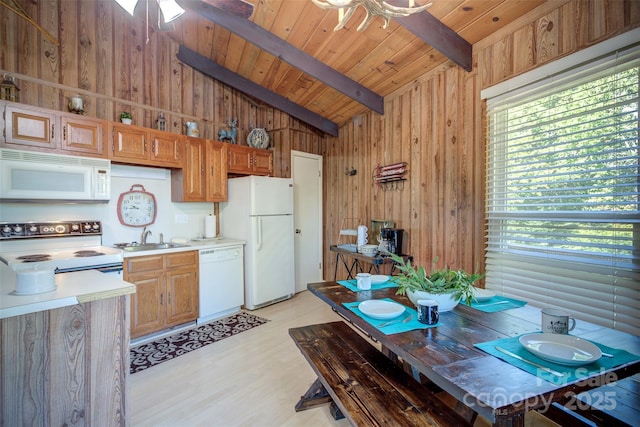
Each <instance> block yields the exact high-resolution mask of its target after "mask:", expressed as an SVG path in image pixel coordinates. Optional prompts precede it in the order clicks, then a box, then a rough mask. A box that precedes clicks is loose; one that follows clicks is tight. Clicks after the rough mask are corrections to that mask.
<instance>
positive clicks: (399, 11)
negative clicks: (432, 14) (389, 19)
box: [374, 0, 433, 16]
mask: <svg viewBox="0 0 640 427" xmlns="http://www.w3.org/2000/svg"><path fill="white" fill-rule="evenodd" d="M374 1H375V0H374ZM375 3H378V2H377V1H375ZM380 3H381V4H382V9H383V10H385V12H386V14H388V15H390V16H409V15H411V14H414V13H418V12H422V11H423V10H426V9H428V8H430V7H431V5H432V4H433V3H427V4H425V5H422V6H414V7H400V6H394V5H392V4H389V3H387V2H386V1H384V0H382V1H380Z"/></svg>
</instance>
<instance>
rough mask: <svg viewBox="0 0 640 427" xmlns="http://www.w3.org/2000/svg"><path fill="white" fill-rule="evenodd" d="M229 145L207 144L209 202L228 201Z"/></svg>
mask: <svg viewBox="0 0 640 427" xmlns="http://www.w3.org/2000/svg"><path fill="white" fill-rule="evenodd" d="M227 145H228V144H225V143H222V142H217V141H208V142H207V160H206V173H207V197H206V198H207V201H209V202H224V201H226V200H227Z"/></svg>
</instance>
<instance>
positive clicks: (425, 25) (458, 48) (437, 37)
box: [389, 0, 473, 71]
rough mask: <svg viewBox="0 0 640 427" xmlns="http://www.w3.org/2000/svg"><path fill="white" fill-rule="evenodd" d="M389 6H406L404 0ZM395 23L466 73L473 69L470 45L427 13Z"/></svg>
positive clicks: (395, 1)
mask: <svg viewBox="0 0 640 427" xmlns="http://www.w3.org/2000/svg"><path fill="white" fill-rule="evenodd" d="M389 4H393V5H394V6H406V5H407V4H406V0H405V1H404V2H403V1H402V0H389ZM395 19H396V21H398V23H399V24H400V25H402V26H403V27H405V28H406V29H407V30H409V31H411V32H412V33H413V34H415V35H416V37H418V38H420V39H421V40H422V41H424V42H425V43H426V44H428V45H429V46H432V47H433V48H434V49H436V50H437V51H438V52H440V53H441V54H443V55H444V56H446V57H447V58H449V59H450V60H452V61H453V62H455V63H456V64H458V65H459V66H461V67H462V68H464V69H465V70H466V71H471V70H472V69H473V65H472V63H473V61H472V54H473V51H472V46H471V43H469V42H468V41H466V40H465V39H463V38H462V37H460V36H459V35H458V33H456V32H455V31H453V30H452V29H451V28H449V27H447V26H446V25H445V24H443V23H442V22H440V20H438V19H437V18H436V17H434V16H433V15H432V14H430V13H429V12H427V11H422V12H419V13H414V14H413V15H409V16H399V17H396V18H395Z"/></svg>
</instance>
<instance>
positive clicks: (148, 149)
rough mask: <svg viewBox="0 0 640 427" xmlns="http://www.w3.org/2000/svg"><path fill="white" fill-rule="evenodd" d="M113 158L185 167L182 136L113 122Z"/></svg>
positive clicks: (111, 157) (137, 162)
mask: <svg viewBox="0 0 640 427" xmlns="http://www.w3.org/2000/svg"><path fill="white" fill-rule="evenodd" d="M111 138H112V140H111V150H110V151H109V158H110V159H111V160H113V161H115V162H123V163H135V164H139V165H143V166H144V165H149V166H165V167H169V168H176V167H177V168H179V167H182V135H176V134H172V133H168V132H161V131H156V130H153V129H148V128H143V127H139V126H133V125H124V124H118V123H113V124H112V125H111Z"/></svg>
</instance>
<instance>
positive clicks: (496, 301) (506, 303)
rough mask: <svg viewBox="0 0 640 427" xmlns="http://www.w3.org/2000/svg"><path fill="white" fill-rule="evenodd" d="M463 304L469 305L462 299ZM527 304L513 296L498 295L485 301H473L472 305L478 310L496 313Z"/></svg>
mask: <svg viewBox="0 0 640 427" xmlns="http://www.w3.org/2000/svg"><path fill="white" fill-rule="evenodd" d="M460 303H461V304H464V305H468V304H467V303H464V302H462V301H460ZM524 305H527V302H526V301H520V300H517V299H513V298H508V297H503V296H500V295H496V296H494V297H491V299H488V300H487V301H483V302H476V301H473V302H472V303H471V307H473V308H475V309H476V310H480V311H484V312H485V313H495V312H496V311H502V310H509V309H510V308H518V307H522V306H524Z"/></svg>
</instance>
